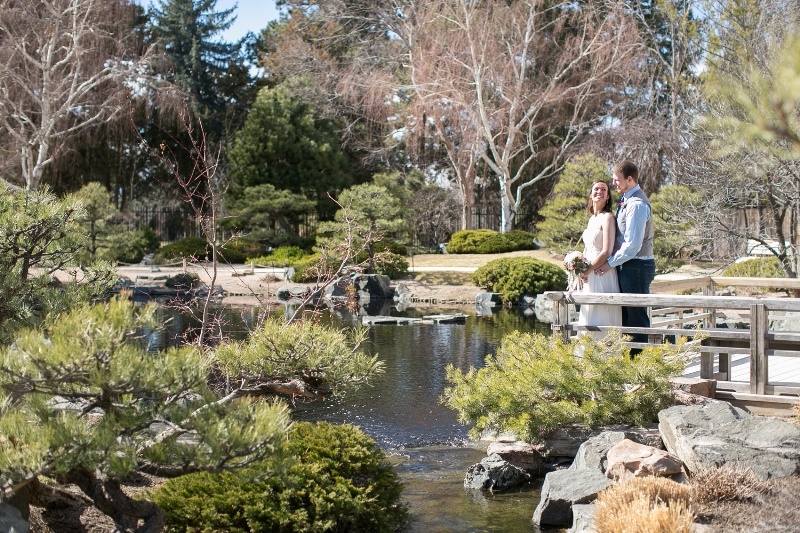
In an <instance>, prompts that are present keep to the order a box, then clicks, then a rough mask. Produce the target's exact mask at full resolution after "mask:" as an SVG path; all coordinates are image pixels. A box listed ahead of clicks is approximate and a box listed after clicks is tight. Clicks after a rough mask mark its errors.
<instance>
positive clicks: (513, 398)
mask: <svg viewBox="0 0 800 533" xmlns="http://www.w3.org/2000/svg"><path fill="white" fill-rule="evenodd" d="M622 340H623V339H622V337H621V335H620V334H619V333H617V332H613V333H611V334H610V335H609V336H608V337H606V338H605V339H604V340H602V341H595V340H594V339H593V338H592V337H590V336H588V335H582V336H581V337H580V338H579V339H578V340H573V341H572V342H570V343H564V342H563V341H562V340H561V339H560V338H558V337H551V336H545V335H541V334H530V333H520V332H515V333H512V334H510V335H507V336H506V337H505V338H504V339H503V341H502V344H501V346H500V348H499V349H498V351H497V354H496V355H492V356H488V357H487V358H486V366H485V367H484V368H482V369H480V370H478V369H475V368H473V369H471V370H469V371H468V372H466V373H463V372H462V371H461V370H459V369H457V368H455V367H453V366H452V365H451V366H449V367H448V368H447V380H448V382H449V383H450V386H449V387H448V388H447V389H446V390H445V392H444V394H443V397H442V402H443V403H444V404H445V405H447V406H449V407H451V408H452V409H455V410H456V411H458V414H459V419H460V421H461V422H462V423H464V424H474V427H473V429H472V435H473V436H475V437H478V436H480V435H481V434H484V433H486V432H489V433H501V432H509V433H512V434H515V435H516V436H517V437H518V438H520V439H522V440H526V441H529V442H534V441H536V440H538V439H540V438H541V437H543V436H544V435H546V434H547V433H548V432H550V431H552V430H554V429H556V428H559V427H562V426H565V425H573V424H580V425H587V426H601V425H606V424H632V425H641V424H647V423H651V422H654V421H655V420H656V417H657V415H658V412H659V411H660V410H661V409H664V408H665V407H668V406H670V405H672V398H671V396H670V393H669V390H670V383H669V379H670V378H671V377H674V376H678V375H680V374H681V373H682V371H683V368H684V366H685V364H686V360H687V355H686V352H687V345H686V343H685V340H683V339H681V340H680V341H679V342H678V344H677V345H675V346H671V345H663V346H652V347H647V348H645V349H644V350H643V352H642V353H641V354H639V355H637V356H636V357H635V358H633V359H631V357H630V350H629V349H628V348H624V347H623V345H622ZM578 347H580V348H581V349H582V352H583V353H582V355H580V356H578V355H576V349H577V348H578ZM580 351H581V350H577V352H580Z"/></svg>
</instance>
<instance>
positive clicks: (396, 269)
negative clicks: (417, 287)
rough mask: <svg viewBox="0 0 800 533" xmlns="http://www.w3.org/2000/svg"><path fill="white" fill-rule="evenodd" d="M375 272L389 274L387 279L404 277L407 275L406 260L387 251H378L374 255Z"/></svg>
mask: <svg viewBox="0 0 800 533" xmlns="http://www.w3.org/2000/svg"><path fill="white" fill-rule="evenodd" d="M375 272H376V273H377V274H383V275H385V276H389V279H401V278H404V277H406V276H407V275H408V260H406V258H405V257H403V256H402V255H399V254H395V253H392V252H389V251H386V252H380V253H379V254H378V255H376V257H375Z"/></svg>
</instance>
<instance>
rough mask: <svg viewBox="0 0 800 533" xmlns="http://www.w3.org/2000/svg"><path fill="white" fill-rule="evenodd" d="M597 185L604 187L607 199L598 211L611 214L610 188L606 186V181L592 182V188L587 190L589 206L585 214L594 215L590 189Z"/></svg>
mask: <svg viewBox="0 0 800 533" xmlns="http://www.w3.org/2000/svg"><path fill="white" fill-rule="evenodd" d="M598 183H602V184H603V185H605V186H606V191H608V199H607V200H606V204H605V205H604V206H603V208H602V209H600V212H601V213H610V212H611V186H610V185H609V184H608V182H607V181H603V180H597V181H593V182H592V186H591V187H590V188H589V205H587V206H586V212H587V213H589V214H590V215H594V202H592V189H594V186H595V185H597V184H598Z"/></svg>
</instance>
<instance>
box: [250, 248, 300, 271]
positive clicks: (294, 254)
mask: <svg viewBox="0 0 800 533" xmlns="http://www.w3.org/2000/svg"><path fill="white" fill-rule="evenodd" d="M310 255H311V254H310V253H308V252H306V251H305V250H303V249H302V248H300V247H299V246H278V247H277V248H275V249H274V250H273V251H272V253H269V254H267V255H262V256H261V257H253V258H252V259H251V261H253V262H254V263H256V264H257V265H275V266H289V265H291V264H292V263H296V262H298V261H302V260H304V259H306V258H307V257H309V256H310Z"/></svg>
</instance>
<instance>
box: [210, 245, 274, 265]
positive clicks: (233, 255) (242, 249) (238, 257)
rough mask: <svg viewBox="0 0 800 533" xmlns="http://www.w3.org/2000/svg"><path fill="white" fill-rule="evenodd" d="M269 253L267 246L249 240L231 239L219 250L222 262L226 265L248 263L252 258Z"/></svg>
mask: <svg viewBox="0 0 800 533" xmlns="http://www.w3.org/2000/svg"><path fill="white" fill-rule="evenodd" d="M266 251H267V248H266V246H264V245H263V244H261V243H260V242H258V241H253V240H249V239H231V240H230V241H228V242H226V243H225V244H224V245H223V246H221V247H220V248H219V250H218V253H219V256H220V258H219V259H220V261H224V262H226V263H247V262H249V259H250V258H251V257H258V256H259V255H263V254H264V253H265V252H266Z"/></svg>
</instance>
